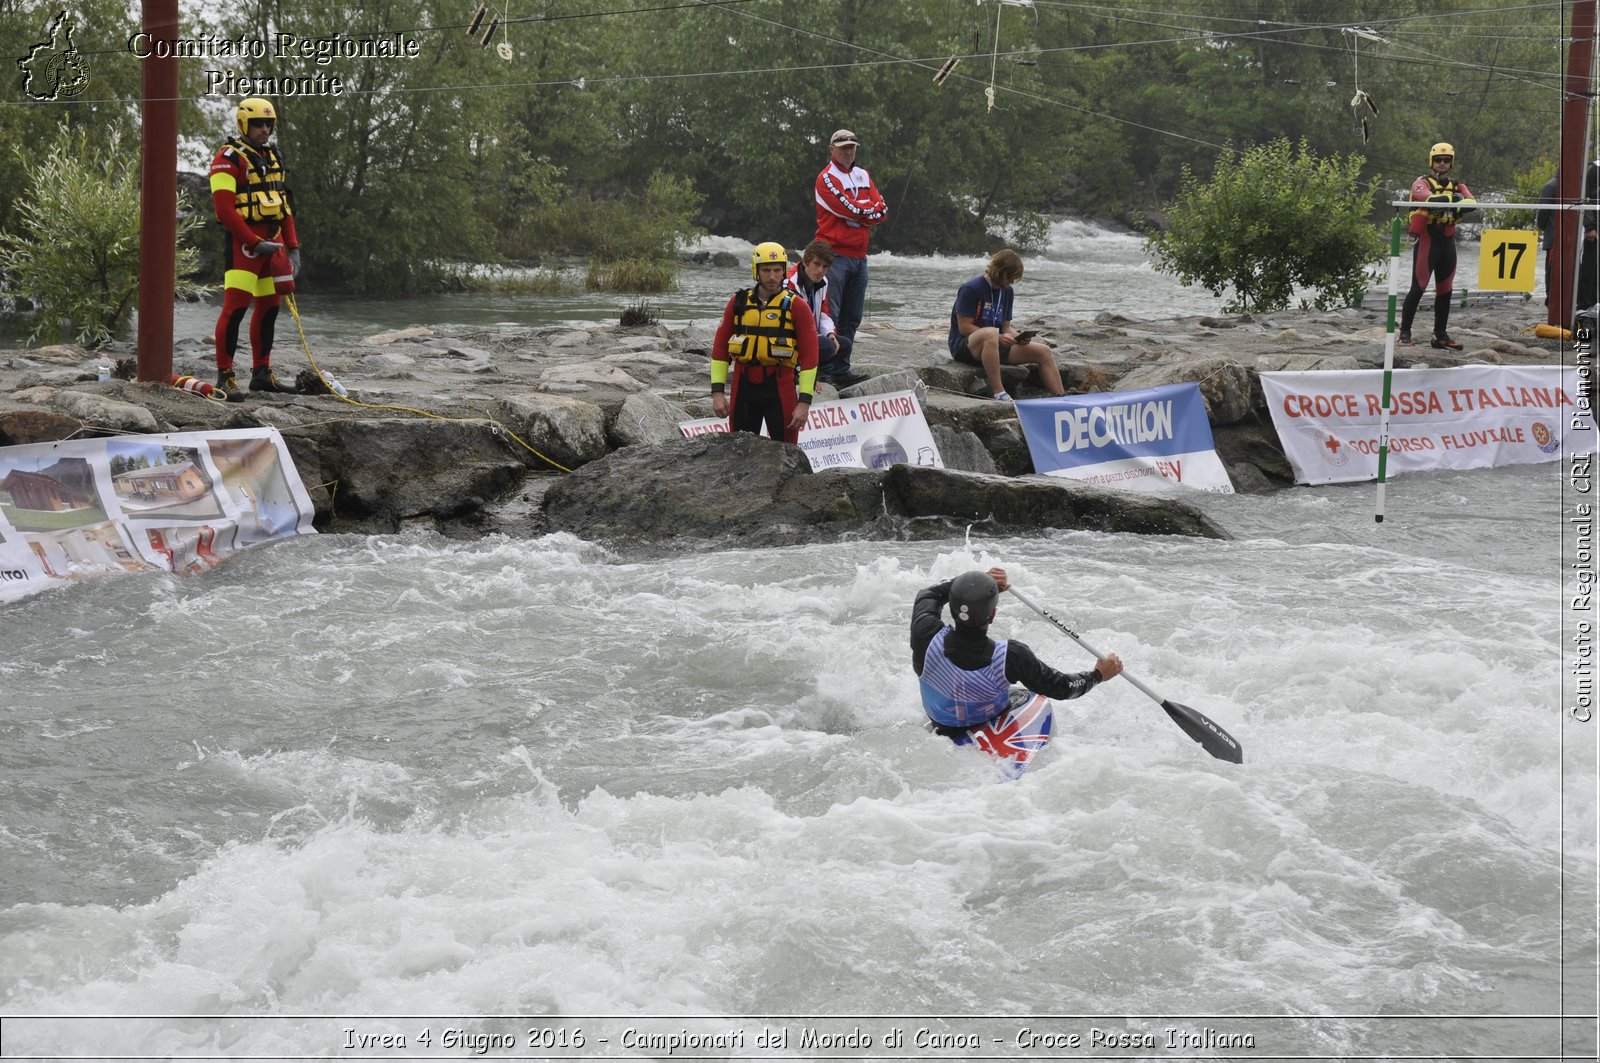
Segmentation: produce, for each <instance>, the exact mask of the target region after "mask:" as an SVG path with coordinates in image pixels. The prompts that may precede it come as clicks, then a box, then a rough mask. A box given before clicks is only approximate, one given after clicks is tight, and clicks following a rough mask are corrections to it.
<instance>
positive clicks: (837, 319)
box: [816, 129, 889, 387]
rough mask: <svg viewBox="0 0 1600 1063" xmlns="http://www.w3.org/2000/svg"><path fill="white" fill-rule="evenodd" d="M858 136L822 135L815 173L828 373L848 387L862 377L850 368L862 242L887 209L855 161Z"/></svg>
mask: <svg viewBox="0 0 1600 1063" xmlns="http://www.w3.org/2000/svg"><path fill="white" fill-rule="evenodd" d="M860 146H861V141H860V140H858V139H857V138H856V135H855V134H854V133H852V132H851V131H850V130H848V129H836V130H834V132H833V136H831V137H829V138H828V155H829V158H828V165H826V166H824V167H823V168H822V172H821V173H819V174H817V184H816V200H817V235H816V239H818V240H824V241H826V242H827V243H828V245H829V246H831V247H832V248H833V253H834V259H833V265H832V266H829V267H828V293H829V299H830V301H831V302H832V306H833V310H834V325H835V333H834V335H835V336H836V337H837V338H838V341H839V355H838V357H837V358H836V359H834V360H833V362H832V363H831V366H832V370H833V373H832V379H833V381H834V382H835V383H837V384H838V385H839V386H840V387H848V386H849V385H851V384H854V383H857V382H858V381H860V380H862V379H863V378H862V377H860V376H858V375H856V374H855V373H853V372H852V371H851V369H850V354H851V351H852V350H853V349H854V347H855V339H856V329H857V328H858V327H859V326H860V324H861V315H862V312H863V310H864V309H865V307H866V302H867V242H868V241H869V240H870V239H871V232H872V226H874V225H877V224H878V223H879V222H881V221H883V219H884V218H886V217H888V215H889V207H888V204H886V203H884V201H883V196H881V195H879V194H878V189H877V186H875V185H874V184H873V183H872V175H871V174H869V173H868V172H867V170H866V167H864V166H857V165H856V151H857V150H858V149H859V148H860Z"/></svg>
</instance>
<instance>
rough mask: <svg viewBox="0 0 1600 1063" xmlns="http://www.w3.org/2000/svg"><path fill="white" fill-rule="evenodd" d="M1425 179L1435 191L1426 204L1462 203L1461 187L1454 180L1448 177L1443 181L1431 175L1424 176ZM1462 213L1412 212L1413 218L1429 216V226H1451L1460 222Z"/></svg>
mask: <svg viewBox="0 0 1600 1063" xmlns="http://www.w3.org/2000/svg"><path fill="white" fill-rule="evenodd" d="M1423 179H1424V180H1426V181H1427V182H1428V187H1429V188H1430V189H1432V191H1433V194H1432V195H1431V196H1429V197H1428V198H1427V200H1426V202H1428V203H1460V202H1461V187H1460V185H1458V184H1457V183H1456V182H1455V180H1454V179H1453V178H1450V177H1446V178H1445V179H1444V180H1442V181H1441V180H1440V179H1439V178H1437V177H1435V176H1434V175H1433V174H1431V173H1430V174H1424V175H1423ZM1461 213H1462V212H1461V211H1459V210H1414V211H1412V212H1411V214H1412V217H1415V216H1416V215H1418V214H1425V215H1427V218H1428V224H1429V225H1449V224H1451V223H1452V222H1455V221H1456V220H1458V219H1459V218H1460V217H1461Z"/></svg>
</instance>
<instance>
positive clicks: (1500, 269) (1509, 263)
mask: <svg viewBox="0 0 1600 1063" xmlns="http://www.w3.org/2000/svg"><path fill="white" fill-rule="evenodd" d="M1538 257H1539V234H1538V233H1537V232H1535V231H1534V230H1532V229H1486V230H1484V233H1483V237H1482V239H1480V240H1479V241H1478V287H1479V288H1484V289H1498V290H1500V291H1503V292H1531V291H1533V271H1534V262H1535V260H1536V259H1537V258H1538Z"/></svg>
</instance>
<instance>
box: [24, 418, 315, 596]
mask: <svg viewBox="0 0 1600 1063" xmlns="http://www.w3.org/2000/svg"><path fill="white" fill-rule="evenodd" d="M311 517H312V507H311V499H310V497H309V496H308V495H307V494H306V489H305V485H304V484H302V483H301V482H300V475H299V473H297V472H296V471H295V467H294V461H293V460H292V459H291V458H290V457H289V449H288V447H286V446H285V445H284V442H283V439H282V437H281V436H279V435H278V430H277V429H276V428H242V429H236V430H233V431H226V432H181V433H171V434H168V435H141V436H118V437H116V438H112V439H73V440H68V441H66V442H61V443H30V444H27V445H26V446H20V447H0V603H5V602H12V601H16V600H17V599H19V598H22V597H25V596H27V595H29V594H34V593H37V592H38V591H42V590H48V589H49V588H51V587H63V586H66V585H68V584H70V583H72V582H74V581H76V580H80V579H85V578H87V577H90V576H100V575H106V574H108V573H113V572H145V571H155V570H160V571H163V572H175V573H192V572H204V571H205V570H206V569H209V568H211V567H212V566H214V565H217V564H219V563H221V561H222V560H223V559H224V558H226V557H228V556H229V555H230V554H233V553H236V552H237V551H239V550H242V549H244V548H245V547H247V546H253V545H255V544H256V543H264V542H270V541H272V540H273V539H283V538H287V537H289V536H294V535H310V534H313V533H314V532H315V529H313V528H312V527H311Z"/></svg>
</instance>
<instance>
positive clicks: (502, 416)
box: [493, 392, 608, 469]
mask: <svg viewBox="0 0 1600 1063" xmlns="http://www.w3.org/2000/svg"><path fill="white" fill-rule="evenodd" d="M493 412H494V417H495V419H496V420H497V421H500V422H501V423H503V424H504V425H505V426H506V427H507V428H509V429H510V430H511V431H512V432H515V433H516V434H517V436H518V437H519V438H521V439H522V440H523V441H524V442H526V443H527V444H528V445H529V446H530V447H533V448H534V449H535V450H537V451H539V453H540V454H544V455H546V456H547V457H549V458H550V459H551V460H552V461H555V462H558V463H560V464H561V465H564V466H566V467H567V468H569V469H576V468H577V467H578V466H580V465H583V464H585V463H586V462H591V461H595V460H596V459H598V458H603V457H605V454H606V451H607V449H608V448H607V446H606V415H605V411H604V410H602V409H601V408H600V407H598V406H596V405H595V404H594V403H592V402H584V401H583V400H581V399H573V398H566V397H564V396H560V395H543V394H538V393H534V392H529V393H526V394H520V395H508V396H506V397H504V398H502V399H500V400H499V401H498V402H496V403H495V404H494V409H493ZM526 460H527V462H528V464H530V465H535V466H544V465H545V464H546V463H545V462H544V461H542V460H540V459H539V458H538V457H537V456H535V455H533V454H528V455H527V458H526Z"/></svg>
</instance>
